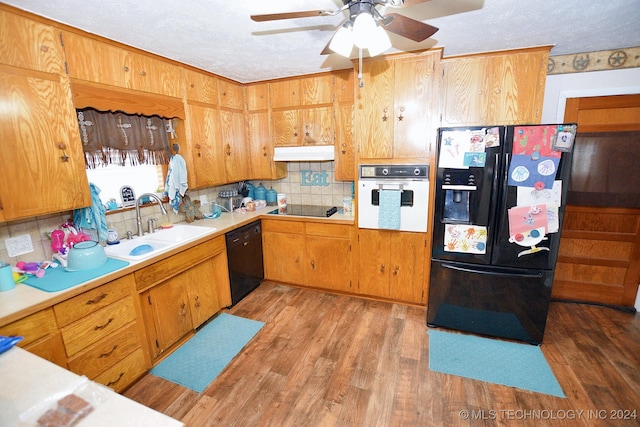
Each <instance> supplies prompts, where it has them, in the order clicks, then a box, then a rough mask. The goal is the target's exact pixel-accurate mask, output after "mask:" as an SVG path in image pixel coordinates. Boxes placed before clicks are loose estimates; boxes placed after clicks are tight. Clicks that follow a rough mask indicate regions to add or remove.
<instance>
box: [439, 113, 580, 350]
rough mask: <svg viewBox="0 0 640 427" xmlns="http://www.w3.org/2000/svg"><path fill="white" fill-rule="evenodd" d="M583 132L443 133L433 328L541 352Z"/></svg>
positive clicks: (499, 129)
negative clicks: (573, 160)
mask: <svg viewBox="0 0 640 427" xmlns="http://www.w3.org/2000/svg"><path fill="white" fill-rule="evenodd" d="M576 130H577V126H576V125H575V124H571V123H569V124H552V125H522V126H478V127H467V128H441V129H439V130H438V147H437V148H438V150H437V175H436V183H435V192H436V193H435V216H434V228H433V244H432V254H431V273H430V277H431V281H430V284H429V298H428V306H427V325H428V326H429V327H444V328H448V329H454V330H459V331H464V332H470V333H474V334H480V335H487V336H492V337H499V338H505V339H512V340H517V341H524V342H528V343H531V344H536V345H539V344H540V343H542V338H543V336H544V329H545V325H546V321H547V313H548V309H549V301H550V297H551V287H552V284H553V276H554V269H555V265H556V260H557V257H558V247H559V244H560V233H561V230H562V220H563V213H564V205H565V200H566V193H567V188H568V186H569V177H570V172H571V158H572V149H573V144H574V142H575V134H576Z"/></svg>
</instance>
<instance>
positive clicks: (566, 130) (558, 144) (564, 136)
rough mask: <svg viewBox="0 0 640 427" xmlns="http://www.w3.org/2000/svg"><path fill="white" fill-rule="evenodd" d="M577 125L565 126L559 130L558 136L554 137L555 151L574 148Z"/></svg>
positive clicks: (565, 150)
mask: <svg viewBox="0 0 640 427" xmlns="http://www.w3.org/2000/svg"><path fill="white" fill-rule="evenodd" d="M575 134H576V127H575V126H565V127H563V129H562V130H560V131H558V133H557V134H556V137H555V138H554V139H553V143H552V145H551V146H552V148H553V149H554V150H555V151H563V152H565V153H568V152H570V151H571V150H573V141H574V140H575Z"/></svg>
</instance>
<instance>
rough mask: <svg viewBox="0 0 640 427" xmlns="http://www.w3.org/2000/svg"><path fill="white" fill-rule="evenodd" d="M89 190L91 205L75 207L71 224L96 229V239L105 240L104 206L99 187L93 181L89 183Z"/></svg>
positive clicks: (85, 228)
mask: <svg viewBox="0 0 640 427" xmlns="http://www.w3.org/2000/svg"><path fill="white" fill-rule="evenodd" d="M89 190H90V191H91V206H89V207H86V208H82V209H75V210H74V211H73V224H74V225H75V226H76V227H78V228H80V229H82V230H96V232H97V234H98V239H99V240H101V241H103V242H106V241H107V216H106V215H105V212H106V208H105V207H104V204H103V203H102V200H100V191H101V190H100V188H98V186H97V185H95V184H93V183H89Z"/></svg>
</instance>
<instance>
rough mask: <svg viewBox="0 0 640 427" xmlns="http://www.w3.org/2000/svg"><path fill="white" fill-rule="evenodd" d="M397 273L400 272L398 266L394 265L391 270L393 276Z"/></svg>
mask: <svg viewBox="0 0 640 427" xmlns="http://www.w3.org/2000/svg"><path fill="white" fill-rule="evenodd" d="M399 272H400V266H399V265H396V266H395V268H394V269H393V275H394V276H397V275H398V273H399Z"/></svg>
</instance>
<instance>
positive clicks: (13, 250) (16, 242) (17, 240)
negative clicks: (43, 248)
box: [4, 234, 33, 258]
mask: <svg viewBox="0 0 640 427" xmlns="http://www.w3.org/2000/svg"><path fill="white" fill-rule="evenodd" d="M4 245H5V247H6V248H7V255H9V257H11V258H13V257H17V256H19V255H24V254H28V253H31V252H33V242H31V236H29V235H28V234H23V235H21V236H16V237H11V238H9V239H5V241H4Z"/></svg>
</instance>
